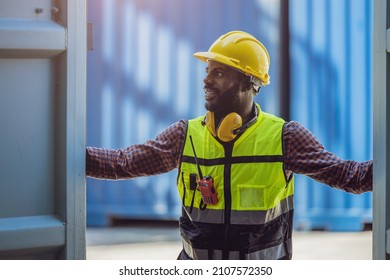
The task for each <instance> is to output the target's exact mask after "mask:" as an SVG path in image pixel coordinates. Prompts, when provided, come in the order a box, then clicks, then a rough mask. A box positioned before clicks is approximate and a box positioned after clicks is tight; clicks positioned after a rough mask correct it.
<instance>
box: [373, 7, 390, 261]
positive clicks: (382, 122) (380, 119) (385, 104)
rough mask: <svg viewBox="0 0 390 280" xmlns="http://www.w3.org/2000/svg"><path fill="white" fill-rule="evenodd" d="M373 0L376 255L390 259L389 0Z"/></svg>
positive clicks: (374, 253)
mask: <svg viewBox="0 0 390 280" xmlns="http://www.w3.org/2000/svg"><path fill="white" fill-rule="evenodd" d="M373 4H374V24H373V27H374V30H373V31H374V32H373V62H374V63H373V77H374V78H373V79H374V80H373V86H374V87H373V91H374V135H375V139H374V209H373V210H374V211H373V212H374V214H373V215H374V218H373V242H374V246H373V258H374V259H378V260H384V259H386V260H390V164H389V163H390V152H389V147H390V146H389V139H390V122H389V121H388V120H389V117H388V114H387V113H388V112H387V110H388V108H389V102H390V99H389V97H390V85H389V81H390V72H389V70H390V64H389V62H390V60H389V59H390V55H389V53H390V12H389V8H390V1H386V0H381V1H373ZM389 113H390V111H389Z"/></svg>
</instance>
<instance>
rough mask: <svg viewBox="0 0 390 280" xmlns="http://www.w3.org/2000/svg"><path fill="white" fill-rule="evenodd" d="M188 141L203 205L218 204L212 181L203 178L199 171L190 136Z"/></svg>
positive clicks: (205, 177) (210, 178) (211, 179)
mask: <svg viewBox="0 0 390 280" xmlns="http://www.w3.org/2000/svg"><path fill="white" fill-rule="evenodd" d="M190 141H191V146H192V150H193V152H194V157H195V163H196V166H197V167H198V175H199V180H198V181H197V183H198V190H199V191H200V193H201V195H202V201H203V203H204V204H211V205H215V204H217V202H218V198H217V193H216V192H215V188H214V180H213V178H212V177H211V176H204V177H203V175H202V170H201V169H200V165H199V162H198V157H197V156H196V152H195V147H194V142H193V141H192V136H191V135H190Z"/></svg>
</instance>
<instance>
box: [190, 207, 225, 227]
mask: <svg viewBox="0 0 390 280" xmlns="http://www.w3.org/2000/svg"><path fill="white" fill-rule="evenodd" d="M185 208H186V212H187V213H188V214H189V215H190V218H191V221H193V222H202V223H213V224H223V223H224V216H225V215H224V210H221V209H208V208H206V209H204V210H201V209H199V208H195V207H194V208H192V212H190V207H188V206H185Z"/></svg>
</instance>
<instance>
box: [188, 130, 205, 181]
mask: <svg viewBox="0 0 390 280" xmlns="http://www.w3.org/2000/svg"><path fill="white" fill-rule="evenodd" d="M190 141H191V146H192V151H193V152H194V157H195V163H196V166H197V167H198V173H199V179H202V178H203V175H202V170H201V169H200V165H199V162H198V157H197V156H196V152H195V147H194V142H193V141H192V136H191V135H190Z"/></svg>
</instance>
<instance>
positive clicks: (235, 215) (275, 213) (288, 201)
mask: <svg viewBox="0 0 390 280" xmlns="http://www.w3.org/2000/svg"><path fill="white" fill-rule="evenodd" d="M292 209H294V196H293V195H290V196H289V197H286V198H285V199H283V200H281V201H280V203H279V204H278V205H276V206H275V207H274V208H271V209H268V210H258V211H236V210H232V211H231V215H230V223H231V224H235V225H262V224H265V223H268V222H270V221H272V220H274V219H275V218H277V217H279V216H280V215H282V214H285V213H287V212H288V211H290V210H292Z"/></svg>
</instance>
